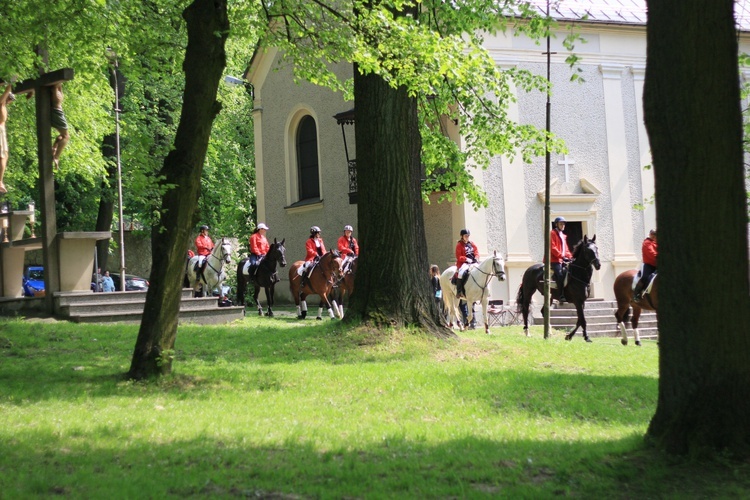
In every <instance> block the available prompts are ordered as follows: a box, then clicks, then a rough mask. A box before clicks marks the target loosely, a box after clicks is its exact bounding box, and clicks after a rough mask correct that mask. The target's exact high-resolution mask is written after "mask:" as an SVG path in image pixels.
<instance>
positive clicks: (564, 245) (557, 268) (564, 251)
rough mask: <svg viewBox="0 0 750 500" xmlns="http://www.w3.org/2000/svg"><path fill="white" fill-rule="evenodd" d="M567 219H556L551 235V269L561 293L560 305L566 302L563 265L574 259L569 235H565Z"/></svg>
mask: <svg viewBox="0 0 750 500" xmlns="http://www.w3.org/2000/svg"><path fill="white" fill-rule="evenodd" d="M563 231H565V219H564V218H563V217H556V218H555V221H554V222H553V223H552V231H551V232H550V235H549V246H550V267H551V268H552V272H553V277H554V279H555V283H557V289H558V290H559V291H560V298H559V299H557V301H558V302H559V303H563V302H566V299H565V272H564V269H563V263H568V262H570V259H571V258H572V257H573V256H572V254H571V253H570V249H569V248H568V235H567V234H565V233H564V232H563Z"/></svg>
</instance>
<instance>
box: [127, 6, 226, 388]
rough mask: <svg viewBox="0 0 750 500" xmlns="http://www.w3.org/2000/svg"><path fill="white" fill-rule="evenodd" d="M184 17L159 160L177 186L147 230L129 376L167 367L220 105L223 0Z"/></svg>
mask: <svg viewBox="0 0 750 500" xmlns="http://www.w3.org/2000/svg"><path fill="white" fill-rule="evenodd" d="M183 17H184V18H185V20H186V22H187V31H188V45H187V49H186V51H185V62H184V63H183V69H184V71H185V92H184V98H183V106H182V113H181V115H180V123H179V125H178V127H177V134H176V136H175V144H174V149H173V150H172V151H171V152H170V153H169V155H168V156H167V158H166V159H165V160H164V167H163V168H162V170H161V175H162V176H163V181H162V182H163V183H164V184H165V185H167V186H174V187H172V188H170V189H168V190H167V191H166V193H165V194H164V196H163V198H162V211H161V218H160V227H155V228H154V229H153V234H152V259H153V265H152V268H151V276H150V278H149V282H150V283H151V285H150V287H149V289H148V293H147V295H146V305H145V309H144V311H143V319H142V321H141V328H140V331H139V332H138V340H137V341H136V345H135V351H134V353H133V360H132V363H131V366H130V371H129V372H128V375H129V377H130V378H134V379H143V378H147V377H151V376H157V375H161V374H165V373H169V372H171V369H172V360H171V351H172V349H173V348H174V341H175V337H176V335H177V319H178V313H179V307H180V293H181V290H182V277H183V273H184V271H185V255H186V252H187V244H186V242H187V241H188V237H189V231H190V229H191V226H192V221H193V212H194V210H195V207H196V205H197V202H198V194H199V191H200V180H201V173H202V171H203V162H204V160H205V157H206V150H207V148H208V140H209V137H210V135H211V126H212V124H213V121H214V118H215V117H216V115H217V114H218V113H219V110H220V109H221V105H220V103H219V102H217V101H216V93H217V90H218V87H219V81H220V80H221V76H222V73H223V71H224V67H225V66H226V54H225V52H224V45H225V42H226V37H227V34H228V32H229V19H228V17H227V6H226V2H225V1H224V0H195V1H194V2H193V3H192V4H191V5H190V6H188V7H187V8H186V9H185V11H184V12H183Z"/></svg>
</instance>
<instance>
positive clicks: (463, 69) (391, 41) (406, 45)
mask: <svg viewBox="0 0 750 500" xmlns="http://www.w3.org/2000/svg"><path fill="white" fill-rule="evenodd" d="M509 23H513V26H514V27H515V28H517V29H518V30H520V32H522V33H524V34H527V35H529V36H532V37H534V38H539V37H540V36H543V35H545V34H546V33H547V32H548V30H549V29H550V27H551V26H553V22H552V21H551V20H550V19H547V18H545V17H541V16H540V15H539V13H538V11H536V10H535V9H533V8H532V7H531V6H529V5H527V4H524V3H520V2H515V1H507V2H495V1H489V0H463V1H458V2H442V1H432V0H427V1H424V2H418V3H413V2H409V1H399V0H392V1H391V0H388V1H382V2H354V3H352V4H341V3H338V2H330V3H326V2H307V1H304V0H292V1H289V2H267V3H265V4H264V16H263V18H262V19H261V24H260V25H259V27H258V29H259V30H261V29H264V30H265V31H264V32H263V35H262V37H261V40H262V43H263V44H265V45H271V46H276V47H279V48H280V49H281V50H282V53H283V54H284V57H286V58H287V59H288V60H289V61H291V62H293V64H294V69H295V74H296V75H297V77H298V78H303V79H305V80H308V81H310V82H313V83H316V84H319V85H325V86H328V87H330V88H331V89H333V90H337V91H341V92H343V93H344V95H346V96H349V97H351V95H352V92H351V84H352V82H351V80H348V81H342V80H340V79H339V78H337V75H336V74H335V73H334V72H333V70H332V67H331V65H330V63H331V62H339V61H347V62H351V63H353V64H356V65H357V68H358V70H359V71H360V72H362V73H364V74H368V73H374V74H378V75H379V76H381V77H382V78H383V79H384V80H385V81H387V82H388V83H389V84H390V85H391V86H393V87H394V88H397V87H401V86H403V87H405V88H407V89H408V91H409V93H410V95H412V96H413V97H415V98H417V99H418V100H419V101H420V106H419V111H420V120H421V134H422V143H423V150H422V160H423V163H424V165H425V170H426V177H427V181H426V182H425V183H424V186H423V192H424V193H425V194H427V193H429V192H431V191H434V190H439V189H442V188H449V189H450V190H451V192H452V193H451V194H447V195H446V196H445V198H455V199H456V200H457V201H459V202H460V201H462V200H464V199H466V200H468V201H470V202H471V203H472V204H473V205H475V206H478V205H486V203H487V200H486V196H485V194H484V193H483V192H481V191H480V190H479V189H478V188H477V187H476V186H475V185H474V182H473V177H472V176H473V175H475V174H472V172H470V171H467V169H466V165H467V164H469V165H473V166H476V167H477V168H479V169H483V168H486V167H487V166H488V164H489V160H490V158H492V157H495V156H499V155H506V156H508V157H512V156H513V155H515V154H516V152H520V154H521V155H522V158H523V159H524V161H527V162H529V161H531V159H532V158H533V157H535V156H540V155H543V154H544V151H545V147H548V148H549V149H550V150H552V151H562V150H563V146H562V143H561V142H560V141H559V140H556V139H554V138H552V137H546V133H545V132H544V131H540V130H538V129H536V128H534V127H531V126H525V125H519V124H517V123H514V122H513V121H512V120H510V119H509V117H508V114H507V110H508V104H509V103H510V102H511V101H512V100H513V99H514V96H513V94H512V93H511V85H515V86H516V87H517V88H518V89H519V90H522V91H533V90H537V91H542V92H546V91H548V85H547V82H546V81H545V80H544V79H543V78H541V77H539V76H536V75H532V74H531V73H529V72H526V71H521V70H518V69H517V68H510V69H505V70H502V69H500V68H498V65H497V64H496V62H495V61H494V60H493V58H492V57H491V56H490V54H489V53H488V52H487V50H486V49H485V48H484V46H483V45H482V43H483V40H484V38H483V37H484V36H485V35H486V34H488V33H495V32H497V31H498V30H504V29H506V28H507V27H508V26H509ZM578 39H579V38H578V37H575V36H569V38H568V44H569V45H570V46H571V47H572V44H573V42H574V41H575V40H578ZM572 62H573V63H575V61H572ZM448 121H453V122H455V123H457V124H459V125H460V133H461V141H462V145H461V148H460V150H459V147H458V145H457V144H456V143H455V137H454V141H451V140H446V138H445V136H446V134H447V131H446V130H445V127H444V126H443V125H442V124H445V123H447V122H448Z"/></svg>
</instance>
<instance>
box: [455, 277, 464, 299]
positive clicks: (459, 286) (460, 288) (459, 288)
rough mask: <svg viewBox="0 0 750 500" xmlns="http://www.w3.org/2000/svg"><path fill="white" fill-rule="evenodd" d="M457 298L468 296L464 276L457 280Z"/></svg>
mask: <svg viewBox="0 0 750 500" xmlns="http://www.w3.org/2000/svg"><path fill="white" fill-rule="evenodd" d="M456 298H458V299H465V298H466V290H465V289H464V280H463V278H459V279H457V280H456Z"/></svg>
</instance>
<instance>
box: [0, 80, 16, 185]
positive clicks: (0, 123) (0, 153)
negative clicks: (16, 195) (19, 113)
mask: <svg viewBox="0 0 750 500" xmlns="http://www.w3.org/2000/svg"><path fill="white" fill-rule="evenodd" d="M10 90H11V87H10V83H7V84H6V85H5V92H3V94H2V95H0V194H4V193H7V192H8V189H7V188H6V187H5V184H4V183H3V176H4V175H5V167H7V166H8V156H9V154H10V153H9V149H8V135H7V134H6V131H5V122H7V121H8V104H10V103H11V102H13V101H15V100H16V96H15V95H13V92H11V91H10Z"/></svg>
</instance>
